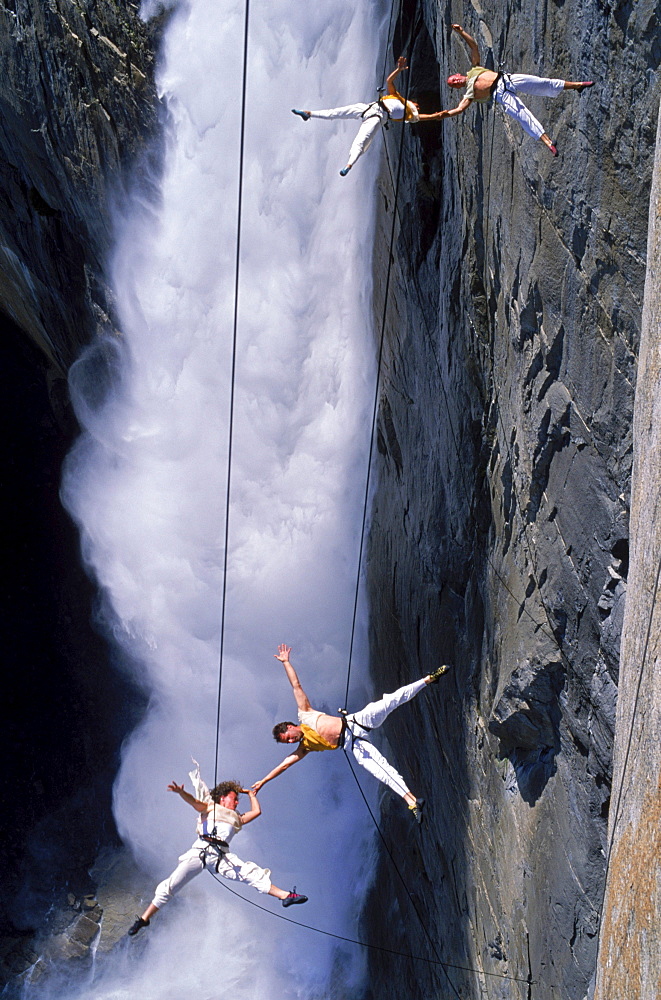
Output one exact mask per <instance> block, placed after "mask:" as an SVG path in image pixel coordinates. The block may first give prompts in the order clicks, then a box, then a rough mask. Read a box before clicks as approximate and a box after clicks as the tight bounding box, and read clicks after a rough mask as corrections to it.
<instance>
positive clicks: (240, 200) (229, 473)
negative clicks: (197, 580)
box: [213, 0, 250, 785]
mask: <svg viewBox="0 0 661 1000" xmlns="http://www.w3.org/2000/svg"><path fill="white" fill-rule="evenodd" d="M249 20H250V0H246V7H245V15H244V29H243V78H242V83H241V129H240V141H239V187H238V194H237V212H236V256H235V260H234V315H233V322H232V363H231V370H230V405H229V426H228V434H227V437H228V443H227V489H226V493H225V538H224V548H225V551H224V553H223V586H222V596H221V605H220V608H221V610H220V649H219V652H218V701H217V705H216V747H215V751H214V778H213V783H214V785H216V784H217V783H218V754H219V747H220V696H221V690H222V684H223V651H224V647H225V609H226V605H227V558H228V549H229V526H230V493H231V483H232V444H233V432H234V395H235V376H236V343H237V330H238V319H239V273H240V264H241V217H242V210H243V165H244V158H245V149H244V147H245V132H246V90H247V82H248V26H249Z"/></svg>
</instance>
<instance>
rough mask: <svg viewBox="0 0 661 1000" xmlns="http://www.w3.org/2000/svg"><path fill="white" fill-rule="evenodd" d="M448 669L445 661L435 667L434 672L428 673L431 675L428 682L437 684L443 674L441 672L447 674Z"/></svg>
mask: <svg viewBox="0 0 661 1000" xmlns="http://www.w3.org/2000/svg"><path fill="white" fill-rule="evenodd" d="M449 669H450V668H449V666H448V665H447V663H444V664H443V666H442V667H437V668H436V670H434V672H433V673H431V674H430V675H429V676H430V677H431V680H430V682H429V683H430V684H438V682H439V681H440V679H441V677H442V676H443V674H447V672H448V670H449Z"/></svg>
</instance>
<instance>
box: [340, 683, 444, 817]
mask: <svg viewBox="0 0 661 1000" xmlns="http://www.w3.org/2000/svg"><path fill="white" fill-rule="evenodd" d="M426 686H427V685H426V684H425V682H424V680H420V681H414V682H413V684H407V685H406V686H405V687H401V688H399V690H397V691H393V693H392V694H384V696H383V698H381V700H380V701H371V702H370V703H369V705H365V708H363V709H362V711H360V712H355V713H354V714H353V715H349V716H348V717H347V729H348V730H349V732H350V733H351V735H350V736H348V737H347V741H349V742H350V743H351V752H352V754H353V755H354V757H355V759H356V760H357V762H358V763H359V764H360V766H361V767H364V768H365V770H366V771H369V772H370V774H373V775H374V777H375V778H378V780H379V781H382V782H383V784H384V785H387V786H388V788H391V789H392V790H393V792H396V793H397V795H401V796H402V798H404V796H406V795H411V794H412V793H411V791H410V789H409V788H408V786H407V784H406V782H405V781H404V779H403V778H402V776H401V774H399V773H398V772H397V771H396V770H395V768H394V767H393V766H392V764H389V763H388V761H387V760H386V758H385V757H384V756H383V754H382V753H379V751H378V750H377V749H376V747H375V746H373V745H372V744H371V743H370V742H369V738H368V737H369V732H368V730H371V729H377V728H378V727H379V726H380V725H381V723H382V722H383V721H384V719H386V718H387V717H388V716H389V715H390V713H391V712H392V711H394V709H396V708H399V706H400V705H404V704H405V703H406V702H407V701H410V700H411V698H415V696H416V695H417V694H419V693H420V691H422V689H423V688H424V687H426ZM363 727H365V728H363ZM345 742H346V741H345Z"/></svg>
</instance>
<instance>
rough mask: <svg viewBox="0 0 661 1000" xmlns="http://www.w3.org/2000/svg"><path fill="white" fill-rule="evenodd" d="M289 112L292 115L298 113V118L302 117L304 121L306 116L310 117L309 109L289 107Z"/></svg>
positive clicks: (306, 118)
mask: <svg viewBox="0 0 661 1000" xmlns="http://www.w3.org/2000/svg"><path fill="white" fill-rule="evenodd" d="M291 113H292V114H293V115H298V116H299V118H302V119H303V121H304V122H306V121H307V120H308V118H309V117H310V112H309V111H297V110H296V108H292V109H291Z"/></svg>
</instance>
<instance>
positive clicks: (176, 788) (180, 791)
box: [168, 781, 209, 813]
mask: <svg viewBox="0 0 661 1000" xmlns="http://www.w3.org/2000/svg"><path fill="white" fill-rule="evenodd" d="M168 791H169V792H176V793H177V795H179V796H180V797H181V798H182V799H183V800H184V802H187V803H188V805H189V806H192V807H193V809H196V810H197V812H199V813H205V812H208V811H209V803H208V802H202V801H201V800H200V799H196V798H195V796H194V795H191V793H190V792H187V791H186V790H185V788H184V786H183V785H178V784H177V782H176V781H173V782H172V784H170V785H168Z"/></svg>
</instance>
